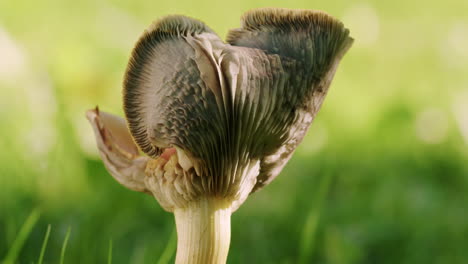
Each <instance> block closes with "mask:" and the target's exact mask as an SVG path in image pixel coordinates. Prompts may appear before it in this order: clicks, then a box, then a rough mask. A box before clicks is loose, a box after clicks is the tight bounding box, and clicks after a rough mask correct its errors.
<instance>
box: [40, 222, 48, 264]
mask: <svg viewBox="0 0 468 264" xmlns="http://www.w3.org/2000/svg"><path fill="white" fill-rule="evenodd" d="M50 229H51V226H50V224H49V225H48V226H47V231H46V234H45V237H44V241H43V242H42V248H41V254H40V255H39V260H38V261H37V264H42V260H43V259H44V253H45V250H46V248H47V242H49V236H50Z"/></svg>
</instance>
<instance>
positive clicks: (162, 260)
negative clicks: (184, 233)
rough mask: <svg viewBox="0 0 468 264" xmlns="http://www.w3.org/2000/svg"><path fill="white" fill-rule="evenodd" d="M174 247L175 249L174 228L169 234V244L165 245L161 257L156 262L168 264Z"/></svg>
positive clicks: (175, 233) (175, 237) (175, 234)
mask: <svg viewBox="0 0 468 264" xmlns="http://www.w3.org/2000/svg"><path fill="white" fill-rule="evenodd" d="M176 247H177V231H176V229H175V227H174V230H173V231H172V234H171V238H170V239H169V242H168V243H167V245H166V248H165V249H164V251H163V253H162V254H161V257H160V258H159V260H158V264H167V263H169V261H170V260H171V258H172V256H173V255H174V252H175V250H176Z"/></svg>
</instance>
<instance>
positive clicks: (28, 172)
mask: <svg viewBox="0 0 468 264" xmlns="http://www.w3.org/2000/svg"><path fill="white" fill-rule="evenodd" d="M265 6H271V7H287V8H306V9H320V10H324V11H326V12H328V13H329V14H332V15H333V16H335V17H337V18H339V19H340V20H342V21H343V22H344V23H345V25H346V26H347V27H348V28H349V29H350V30H351V35H352V36H353V37H354V38H355V44H354V46H353V47H352V48H351V50H350V52H349V53H348V54H347V55H346V56H345V58H344V60H343V61H342V63H341V65H340V67H339V69H338V72H337V74H336V77H335V80H334V82H333V83H332V86H331V89H330V92H329V94H328V97H327V99H326V100H325V103H324V105H323V107H322V110H321V111H320V113H319V114H318V116H317V118H316V120H315V121H314V124H313V125H312V127H311V130H310V131H309V133H308V135H307V137H306V138H305V140H304V142H303V143H302V145H301V146H300V147H299V148H298V150H297V152H296V154H295V155H294V157H293V158H292V160H291V161H290V162H289V164H288V165H287V167H286V168H285V169H284V170H283V172H282V174H281V176H280V177H278V178H277V179H276V180H275V181H274V182H273V183H272V184H271V185H270V186H268V187H267V188H265V189H264V190H262V191H261V192H259V193H256V194H254V195H252V196H251V197H250V198H249V199H248V200H247V202H246V203H245V204H244V205H243V206H242V207H241V208H240V209H239V210H238V211H237V212H236V213H234V215H233V217H232V229H233V230H232V241H231V250H230V254H229V260H228V263H413V264H414V263H468V1H460V0H447V1H423V0H415V1H405V0H395V1H365V0H363V1H344V0H342V1H294V0H289V1H259V0H253V1H247V0H240V1H230V2H221V1H188V0H185V1H147V0H134V1H132V0H115V1H111V0H108V1H106V0H98V1H95V0H80V1H70V0H40V1H29V0H14V1H13V0H2V1H0V121H1V126H0V150H1V151H0V188H1V189H0V260H1V259H4V258H8V259H9V260H12V259H16V263H37V262H38V261H39V256H40V252H41V247H42V245H43V241H44V236H45V234H46V230H47V226H48V224H50V225H51V232H50V238H49V240H48V244H47V248H46V250H45V251H44V252H45V253H44V259H43V263H59V260H60V256H61V250H62V246H63V244H64V239H65V236H66V233H67V230H69V229H70V230H71V231H70V236H69V240H68V244H67V246H66V252H65V254H64V263H105V262H107V261H108V259H109V248H110V242H111V241H112V254H111V256H112V263H165V262H167V260H168V259H169V260H170V262H172V261H173V260H172V259H171V258H172V257H171V256H172V254H173V251H174V246H175V244H174V239H172V242H168V241H170V240H171V237H172V238H173V230H174V224H173V216H172V215H171V214H169V213H166V212H164V211H163V210H162V209H161V208H160V206H159V205H158V204H157V203H156V201H155V200H154V199H153V198H152V197H150V196H147V195H144V194H141V193H136V192H131V191H128V190H126V189H124V188H123V187H121V186H120V185H118V184H117V183H116V182H115V181H114V180H113V179H112V178H111V176H110V175H109V174H108V173H107V172H106V171H105V169H104V167H103V164H102V163H101V161H100V159H99V157H98V156H97V150H96V146H95V143H94V137H93V134H92V130H91V127H90V126H89V124H88V123H87V121H86V119H85V118H84V112H85V110H86V109H88V108H91V107H94V106H95V105H97V104H99V106H100V107H101V109H104V110H106V111H109V112H113V113H118V114H121V115H122V106H121V83H122V77H123V72H124V70H125V67H126V64H127V60H128V57H129V54H130V51H131V49H132V47H133V44H134V43H135V42H136V40H137V39H138V37H139V35H140V34H141V33H142V31H143V30H144V29H145V28H146V27H147V26H148V25H149V24H150V23H151V22H152V21H153V20H154V19H157V18H158V17H161V16H163V15H167V14H175V13H177V14H186V15H189V16H192V17H196V18H199V19H201V20H203V21H205V22H206V23H207V24H208V25H209V26H210V27H211V28H213V29H214V30H215V31H217V32H218V33H219V35H220V36H222V37H224V36H225V35H226V33H227V31H228V29H230V28H235V27H238V26H239V18H240V16H241V14H242V13H243V12H244V11H246V10H248V9H250V8H255V7H265ZM28 217H29V218H28ZM26 219H29V221H28V222H27V224H26V225H23V224H24V223H25V221H26ZM36 220H37V221H36ZM28 229H30V232H28V231H29V230H28ZM22 241H24V243H22Z"/></svg>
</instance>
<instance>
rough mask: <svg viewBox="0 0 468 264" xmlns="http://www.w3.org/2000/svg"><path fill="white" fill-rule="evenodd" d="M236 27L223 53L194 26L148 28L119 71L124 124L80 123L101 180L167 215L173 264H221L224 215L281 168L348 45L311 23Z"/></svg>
mask: <svg viewBox="0 0 468 264" xmlns="http://www.w3.org/2000/svg"><path fill="white" fill-rule="evenodd" d="M241 23H242V26H241V27H240V28H237V29H233V30H231V31H230V32H229V33H228V36H227V43H225V42H223V41H222V40H221V39H220V38H219V37H218V36H217V35H216V34H215V33H214V32H213V31H212V30H211V29H210V28H208V27H207V26H206V25H205V24H204V23H202V22H200V21H198V20H195V19H193V18H189V17H185V16H179V15H172V16H167V17H164V18H162V19H160V20H158V21H156V22H154V23H153V24H152V25H151V26H150V27H149V29H147V30H146V31H145V32H144V33H143V36H142V37H141V38H140V39H139V40H138V42H137V44H136V46H135V48H134V50H133V52H132V55H131V58H130V62H129V64H128V67H127V70H126V74H125V80H124V84H123V97H124V99H123V102H124V111H125V117H126V119H123V118H120V117H117V116H114V115H111V114H108V113H106V112H102V111H99V109H97V108H96V109H93V110H89V111H88V112H87V118H88V119H89V121H90V122H91V125H92V126H93V128H94V132H95V134H96V140H97V145H98V148H99V152H100V156H101V158H102V160H103V161H104V165H105V166H106V168H107V170H108V171H109V173H110V174H111V175H112V176H113V177H114V178H115V179H116V180H117V181H118V182H119V183H120V184H122V185H123V186H125V187H127V188H129V189H131V190H135V191H139V192H145V193H148V194H150V195H153V196H154V197H155V198H156V200H157V201H158V202H159V204H160V205H161V206H162V208H163V209H165V210H166V211H169V212H172V213H174V215H175V221H176V227H177V238H178V244H177V254H176V263H192V264H201V263H203V264H206V263H225V262H226V259H227V254H228V250H229V242H230V217H231V214H232V213H233V212H234V211H236V210H237V209H238V208H239V206H240V205H241V204H242V203H244V201H245V200H246V199H247V197H248V196H249V194H251V193H253V192H255V191H258V190H260V189H261V188H263V187H264V186H266V185H267V184H269V183H270V182H271V181H272V180H273V179H274V178H275V177H276V176H277V175H278V174H279V173H280V171H281V169H282V168H283V167H284V165H285V164H286V162H287V161H288V160H289V159H290V158H291V155H292V154H293V152H294V150H295V148H296V147H297V146H298V144H299V143H300V142H301V140H302V138H303V137H304V135H305V133H306V131H307V130H308V128H309V126H310V124H311V122H312V120H313V119H314V117H315V115H316V114H317V112H318V110H319V109H320V106H321V105H322V102H323V99H324V97H325V95H326V93H327V91H328V87H329V85H330V83H331V81H332V78H333V76H334V74H335V71H336V68H337V66H338V64H339V62H340V60H341V58H342V57H343V55H344V54H345V53H346V51H347V50H348V49H349V48H350V47H351V44H352V42H353V40H352V38H350V37H349V30H348V29H346V28H344V26H343V24H342V23H341V22H340V21H338V20H337V19H335V18H333V17H332V16H330V15H328V14H326V13H324V12H320V11H312V10H289V9H277V8H268V9H254V10H251V11H249V12H247V13H246V14H244V16H243V17H242V19H241ZM141 152H143V154H142V153H141Z"/></svg>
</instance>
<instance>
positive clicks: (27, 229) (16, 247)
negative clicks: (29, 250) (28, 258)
mask: <svg viewBox="0 0 468 264" xmlns="http://www.w3.org/2000/svg"><path fill="white" fill-rule="evenodd" d="M39 216H40V212H39V210H38V209H37V208H36V209H34V210H33V211H32V212H31V213H30V214H29V216H28V218H27V219H26V221H25V222H24V224H23V226H22V227H21V229H20V231H19V233H18V235H17V236H16V239H15V240H14V241H13V244H12V246H11V248H10V250H8V253H7V255H6V257H5V259H4V260H3V262H2V263H3V264H12V263H15V261H16V259H17V258H18V254H19V253H20V251H21V249H22V248H23V245H24V242H25V241H26V239H27V238H28V236H29V234H30V233H31V230H32V229H33V227H34V226H35V225H36V223H37V221H38V220H39Z"/></svg>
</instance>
